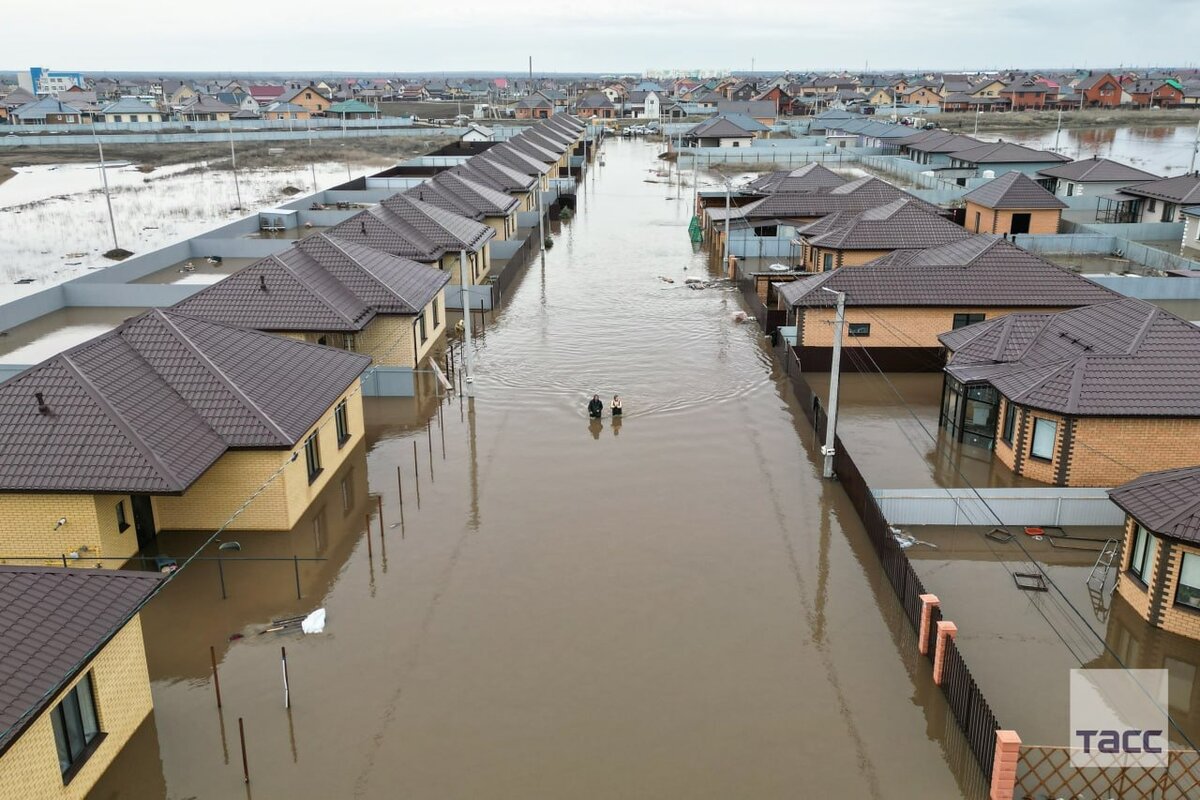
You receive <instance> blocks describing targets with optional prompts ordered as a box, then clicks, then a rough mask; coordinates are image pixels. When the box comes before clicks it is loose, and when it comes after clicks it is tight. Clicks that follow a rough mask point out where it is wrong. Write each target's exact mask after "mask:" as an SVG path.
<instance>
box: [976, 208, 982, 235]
mask: <svg viewBox="0 0 1200 800" xmlns="http://www.w3.org/2000/svg"><path fill="white" fill-rule="evenodd" d="M981 216H982V214H980V212H978V211H976V212H975V233H979V220H980V217H981Z"/></svg>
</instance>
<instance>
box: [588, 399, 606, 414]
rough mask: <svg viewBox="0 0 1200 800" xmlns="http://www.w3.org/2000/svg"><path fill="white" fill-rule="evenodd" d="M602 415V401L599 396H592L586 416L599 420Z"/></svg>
mask: <svg viewBox="0 0 1200 800" xmlns="http://www.w3.org/2000/svg"><path fill="white" fill-rule="evenodd" d="M603 413H604V401H603V400H601V399H600V395H598V394H594V395H592V402H590V403H588V416H589V417H594V418H595V419H600V415H601V414H603Z"/></svg>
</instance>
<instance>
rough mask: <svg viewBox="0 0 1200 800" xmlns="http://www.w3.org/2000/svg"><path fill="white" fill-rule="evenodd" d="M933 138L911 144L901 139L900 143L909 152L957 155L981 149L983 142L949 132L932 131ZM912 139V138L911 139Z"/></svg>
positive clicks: (929, 137)
mask: <svg viewBox="0 0 1200 800" xmlns="http://www.w3.org/2000/svg"><path fill="white" fill-rule="evenodd" d="M931 133H932V134H933V135H932V136H928V137H926V138H924V139H921V140H920V141H917V142H912V143H910V142H909V141H908V140H905V139H901V140H899V143H900V144H902V145H906V146H907V147H908V149H909V150H917V151H920V152H922V153H957V152H960V151H962V150H970V149H972V148H975V147H979V146H980V145H982V144H983V142H981V141H979V140H978V139H972V138H971V137H970V136H963V135H961V134H957V133H950V132H948V131H931ZM909 138H910V139H911V138H912V137H909Z"/></svg>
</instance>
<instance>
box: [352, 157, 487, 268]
mask: <svg viewBox="0 0 1200 800" xmlns="http://www.w3.org/2000/svg"><path fill="white" fill-rule="evenodd" d="M476 158H478V156H476ZM472 160H474V159H472ZM329 233H331V234H332V235H334V236H336V237H337V238H339V239H343V240H345V241H349V242H353V243H355V244H362V245H366V246H367V247H373V248H375V249H376V250H382V251H383V252H385V253H390V254H392V255H396V256H402V257H403V258H410V259H412V260H414V261H423V262H433V261H437V260H438V259H439V258H441V257H442V256H443V255H445V254H446V253H448V252H453V251H456V250H470V251H471V252H477V251H478V250H480V249H481V248H482V247H483V245H484V244H485V243H487V241H488V240H489V239H491V238H493V237H494V236H495V235H496V232H495V231H494V230H492V229H491V228H490V227H488V226H487V225H484V224H483V223H481V222H476V221H475V220H472V219H467V218H466V217H463V216H460V215H458V214H454V213H451V212H449V211H444V210H443V209H440V208H438V207H437V206H435V205H432V204H430V203H426V202H423V201H421V200H418V199H416V198H415V197H411V196H409V195H407V194H394V195H392V196H391V197H389V198H387V199H386V200H384V201H382V202H381V203H380V204H379V205H377V206H373V207H371V208H368V209H366V210H365V211H361V212H359V213H358V214H355V215H354V216H352V217H350V218H349V219H347V220H345V221H344V222H340V223H338V224H337V225H335V226H333V227H332V228H331V229H330V230H329Z"/></svg>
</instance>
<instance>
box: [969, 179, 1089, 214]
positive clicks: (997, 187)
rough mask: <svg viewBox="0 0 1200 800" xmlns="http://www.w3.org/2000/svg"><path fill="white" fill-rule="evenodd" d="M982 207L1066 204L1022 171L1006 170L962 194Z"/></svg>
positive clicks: (1063, 205) (1031, 206)
mask: <svg viewBox="0 0 1200 800" xmlns="http://www.w3.org/2000/svg"><path fill="white" fill-rule="evenodd" d="M962 199H963V200H966V201H968V202H971V203H975V204H976V205H980V206H983V207H984V208H1066V207H1067V204H1066V203H1064V202H1063V201H1062V200H1059V199H1058V198H1057V197H1055V196H1054V195H1053V194H1051V193H1050V192H1048V191H1046V190H1045V189H1044V188H1042V187H1041V186H1039V185H1038V184H1037V182H1035V181H1034V180H1033V179H1032V178H1030V177H1029V176H1028V175H1026V174H1025V173H1023V172H1017V171H1016V170H1013V171H1012V172H1006V173H1004V174H1003V175H1001V176H1000V177H999V178H993V179H992V180H990V181H988V182H987V183H985V184H983V185H982V186H980V187H978V188H976V189H972V190H971V191H969V192H967V193H966V194H964V195H963V196H962Z"/></svg>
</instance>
